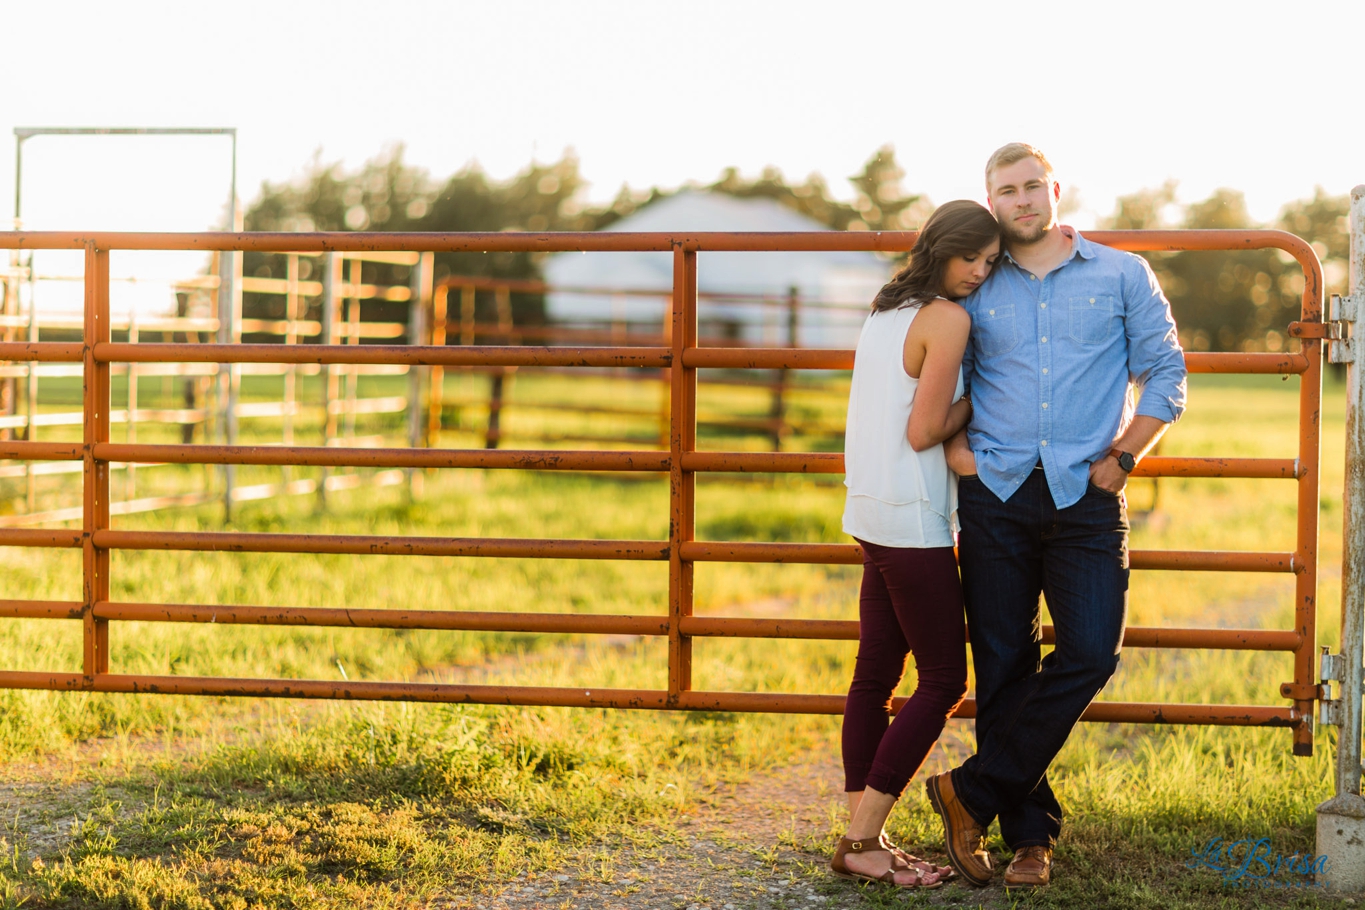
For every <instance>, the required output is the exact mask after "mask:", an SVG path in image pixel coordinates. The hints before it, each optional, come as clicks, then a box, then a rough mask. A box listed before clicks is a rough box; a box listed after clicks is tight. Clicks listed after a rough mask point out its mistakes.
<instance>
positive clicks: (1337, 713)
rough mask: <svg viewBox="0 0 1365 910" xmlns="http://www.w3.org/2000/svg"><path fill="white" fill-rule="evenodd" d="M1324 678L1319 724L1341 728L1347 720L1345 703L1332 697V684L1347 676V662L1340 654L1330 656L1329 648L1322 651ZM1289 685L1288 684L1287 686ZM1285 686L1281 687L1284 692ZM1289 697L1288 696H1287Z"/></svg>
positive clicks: (1319, 703) (1322, 672)
mask: <svg viewBox="0 0 1365 910" xmlns="http://www.w3.org/2000/svg"><path fill="white" fill-rule="evenodd" d="M1319 675H1320V676H1321V677H1322V685H1321V687H1320V688H1321V690H1322V694H1321V695H1320V696H1319V699H1320V701H1319V702H1318V723H1320V724H1323V725H1330V726H1333V727H1340V726H1341V724H1342V721H1343V720H1345V717H1344V712H1343V710H1342V709H1343V701H1342V699H1340V698H1333V697H1332V683H1333V682H1340V681H1341V679H1342V677H1344V676H1345V675H1346V661H1345V659H1344V658H1343V657H1342V656H1341V655H1340V654H1329V653H1328V651H1327V648H1325V647H1324V648H1323V649H1322V668H1321V670H1320V674H1319ZM1286 685H1288V684H1286ZM1284 688H1285V686H1281V687H1280V690H1281V691H1283V690H1284ZM1286 697H1288V696H1286Z"/></svg>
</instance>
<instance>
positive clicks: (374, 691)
mask: <svg viewBox="0 0 1365 910" xmlns="http://www.w3.org/2000/svg"><path fill="white" fill-rule="evenodd" d="M1088 236H1089V237H1090V239H1092V240H1094V241H1096V242H1099V243H1103V244H1107V245H1109V246H1113V247H1116V248H1119V249H1125V250H1244V249H1264V248H1276V249H1281V250H1284V251H1286V252H1288V253H1289V254H1290V255H1292V256H1293V257H1294V258H1295V259H1296V260H1297V261H1298V262H1299V264H1300V266H1301V267H1302V269H1303V273H1304V293H1303V309H1302V315H1301V319H1300V321H1299V322H1296V323H1293V324H1292V325H1291V326H1289V330H1288V334H1289V335H1290V337H1294V338H1298V339H1300V342H1301V350H1300V352H1299V353H1276V354H1270V353H1243V354H1187V355H1186V363H1187V364H1188V366H1189V369H1190V371H1191V372H1196V373H1272V374H1291V373H1293V374H1299V375H1300V377H1301V385H1300V407H1299V451H1298V457H1297V458H1293V459H1276V458H1171V457H1158V456H1152V457H1148V458H1146V459H1144V460H1143V462H1142V463H1141V465H1140V466H1139V468H1138V470H1137V471H1136V472H1135V476H1175V477H1253V478H1283V479H1286V480H1293V481H1294V482H1295V483H1297V484H1298V531H1297V539H1296V544H1295V548H1294V551H1293V552H1287V553H1276V552H1225V551H1183V550H1155V551H1154V550H1145V551H1144V550H1135V551H1132V552H1131V563H1132V567H1133V568H1135V569H1177V570H1182V569H1183V570H1199V571H1234V572H1285V573H1291V574H1293V575H1294V577H1295V592H1296V599H1295V622H1294V628H1293V629H1289V630H1282V631H1264V630H1250V629H1168V628H1143V627H1130V628H1129V629H1128V630H1127V633H1126V634H1125V636H1124V644H1125V645H1127V646H1128V647H1149V648H1221V649H1241V650H1266V651H1289V652H1293V654H1294V679H1293V681H1291V682H1286V683H1284V684H1283V685H1282V686H1281V694H1282V695H1283V696H1284V697H1285V698H1286V699H1288V700H1289V701H1290V704H1289V705H1279V706H1259V705H1208V704H1183V703H1181V704H1147V703H1119V702H1104V701H1101V702H1096V703H1095V704H1093V705H1091V707H1090V708H1089V709H1088V710H1087V711H1086V713H1085V716H1084V718H1083V719H1085V720H1091V721H1110V722H1127V723H1177V724H1223V725H1245V726H1281V727H1289V728H1291V729H1292V730H1293V736H1294V751H1295V753H1296V754H1299V755H1308V754H1311V752H1312V743H1313V726H1312V720H1313V707H1314V705H1313V702H1314V700H1315V699H1316V698H1317V697H1318V695H1319V688H1318V686H1317V684H1316V683H1315V682H1314V677H1315V674H1314V650H1315V644H1316V633H1315V598H1316V585H1317V543H1318V541H1317V535H1318V461H1319V457H1318V455H1319V425H1318V419H1319V401H1320V396H1321V384H1322V339H1323V338H1324V337H1325V335H1326V327H1325V325H1324V324H1323V321H1322V272H1321V266H1320V264H1319V262H1318V258H1317V255H1316V254H1315V253H1314V252H1313V250H1312V248H1311V247H1309V245H1308V244H1307V243H1305V242H1304V241H1303V240H1301V239H1300V238H1298V237H1295V236H1293V235H1291V234H1286V233H1282V232H1278V231H1112V232H1100V231H1097V232H1093V233H1091V234H1089V235H1088ZM914 239H915V234H914V233H913V232H895V233H867V232H856V233H834V232H830V233H825V232H818V233H788V234H728V233H698V234H688V235H670V234H657V233H656V234H628V233H602V234H506V233H501V234H379V233H353V234H211V233H206V234H117V233H107V234H65V233H0V248H11V249H12V248H22V249H84V250H85V330H84V341H83V342H79V343H59V342H35V343H23V342H9V343H0V360H9V361H40V362H70V363H82V364H83V365H84V376H85V379H84V409H85V424H84V441H83V443H81V444H76V443H55V442H22V441H20V442H0V458H8V459H20V460H70V461H83V462H84V515H83V521H82V526H81V529H80V530H35V529H0V545H6V546H25V547H70V548H77V549H80V550H81V551H82V553H83V576H84V585H83V595H82V599H81V601H80V602H60V601H17V600H0V616H4V617H28V618H45V619H70V620H78V621H80V622H81V623H82V626H83V629H84V657H83V664H82V667H83V672H81V673H45V672H19V671H0V687H3V688H30V689H56V690H69V691H93V692H135V693H169V694H183V695H248V696H258V697H303V698H362V699H407V700H415V701H443V702H478V703H488V704H509V705H562V706H578V707H613V708H648V709H681V710H712V711H717V710H718V711H771V712H788V713H827V714H837V713H840V712H841V711H842V710H843V696H842V695H810V694H794V693H793V694H777V693H745V692H706V691H698V690H696V689H694V688H693V686H692V646H693V642H694V640H695V639H697V638H704V637H714V636H721V637H724V636H732V637H760V638H805V639H829V640H854V639H856V638H857V623H856V622H839V621H821V620H800V619H747V618H746V619H741V618H724V617H714V618H713V617H697V616H693V611H692V605H693V595H692V578H693V569H694V566H695V564H696V563H698V562H707V561H721V562H778V563H781V562H798V563H800V562H804V563H846V564H857V563H860V562H861V558H860V554H859V551H858V548H857V547H856V546H855V545H852V544H796V543H739V542H724V541H700V540H697V539H696V535H695V517H696V508H695V489H696V477H697V474H698V473H703V472H779V473H827V474H838V473H842V471H843V458H842V456H841V455H838V454H828V453H822V454H804V453H740V452H698V451H697V450H696V413H697V411H696V407H697V371H698V370H699V369H708V368H725V369H806V370H848V369H850V368H851V367H852V364H853V352H851V351H826V350H811V349H804V350H802V349H784V348H772V349H755V348H748V349H742V348H741V349H735V348H717V347H712V348H708V347H699V346H698V345H697V318H696V317H697V259H698V256H699V254H705V253H707V252H714V251H739V250H744V251H778V250H797V251H801V250H806V251H815V250H880V251H904V250H908V249H909V248H910V247H911V246H912V245H913V243H914ZM111 250H204V251H209V250H256V251H263V252H313V251H323V252H327V251H332V252H363V251H392V250H408V251H434V252H445V251H459V252H498V251H509V252H519V251H540V252H557V251H641V250H644V251H661V252H671V253H672V254H673V306H672V311H671V313H672V317H671V320H672V321H671V332H670V343H669V345H668V346H667V347H568V346H555V347H535V346H523V345H506V346H479V347H474V346H469V347H462V346H445V345H413V346H407V345H364V346H356V345H322V344H317V345H313V344H310V345H297V346H284V345H278V344H227V345H223V344H157V343H136V344H127V343H113V342H111V340H110V328H109V325H110V323H109V254H110V251H111ZM116 362H117V363H156V362H176V363H186V362H209V363H276V364H278V363H285V364H290V363H292V364H302V363H309V364H410V365H426V366H435V367H449V366H478V367H513V366H528V367H530V366H554V367H642V368H656V369H657V368H669V370H670V379H669V383H670V385H669V388H670V396H671V408H670V414H671V420H670V425H669V448H668V450H667V451H566V450H538V451H531V450H523V451H514V450H458V449H405V448H395V449H363V450H356V449H335V448H324V447H311V446H292V445H289V446H242V445H232V446H221V445H130V444H115V443H112V442H111V441H110V435H109V409H110V382H109V376H110V366H109V365H110V364H111V363H116ZM111 462H129V463H148V462H171V463H181V464H224V465H300V466H356V467H394V468H494V469H497V468H503V469H521V470H574V471H608V472H632V471H634V472H666V473H667V474H668V475H669V479H670V497H669V499H670V506H669V508H670V516H669V529H670V530H669V537H668V539H667V540H541V539H529V540H528V539H489V538H435V537H375V536H360V535H319V534H261V533H235V532H163V531H126V530H117V529H115V528H113V527H111V523H110V516H109V465H110V463H111ZM115 549H132V550H148V549H172V550H218V551H233V552H285V553H347V554H357V555H363V554H392V555H413V556H421V555H426V556H467V557H479V556H484V557H527V558H559V559H627V560H657V561H666V562H667V563H668V566H669V575H668V578H669V582H668V612H667V614H666V615H659V614H656V615H614V616H611V615H606V616H604V615H566V614H540V613H473V612H457V611H444V610H387V609H376V610H355V609H346V610H342V609H327V608H293V607H272V606H250V607H247V606H222V605H212V604H206V605H193V604H157V603H125V602H114V601H111V600H110V599H109V590H110V587H109V566H110V560H109V555H110V552H111V551H112V550H115ZM120 620H141V621H155V622H217V623H225V622H226V623H255V624H289V625H309V626H352V627H354V626H362V627H371V628H408V629H438V630H439V629H448V630H449V629H460V630H484V631H507V632H557V633H605V634H633V635H652V636H666V637H667V639H668V688H667V689H665V690H634V689H606V690H604V689H591V690H587V689H571V688H550V687H529V686H485V685H457V684H436V683H408V682H351V681H332V680H291V679H227V678H214V677H184V676H135V675H127V674H119V673H113V672H110V666H109V625H110V623H111V622H115V621H120ZM1044 641H1045V642H1051V641H1052V630H1051V628H1050V627H1045V628H1044ZM973 712H974V705H973V703H972V702H971V701H967V702H965V703H964V704H963V705H962V707H961V708H960V709H959V711H958V715H959V716H964V717H968V716H972V714H973Z"/></svg>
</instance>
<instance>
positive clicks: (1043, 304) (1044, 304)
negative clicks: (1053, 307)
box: [1039, 303, 1047, 309]
mask: <svg viewBox="0 0 1365 910" xmlns="http://www.w3.org/2000/svg"><path fill="white" fill-rule="evenodd" d="M1039 306H1041V307H1042V308H1043V309H1047V304H1046V303H1040V304H1039Z"/></svg>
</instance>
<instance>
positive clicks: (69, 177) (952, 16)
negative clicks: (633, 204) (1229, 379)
mask: <svg viewBox="0 0 1365 910" xmlns="http://www.w3.org/2000/svg"><path fill="white" fill-rule="evenodd" d="M0 13H2V14H3V21H4V26H5V31H6V33H7V34H8V35H9V36H10V37H11V38H12V39H17V40H10V41H6V42H5V52H4V61H5V70H6V74H7V79H6V82H7V88H6V91H5V93H4V100H3V101H2V102H0V132H3V135H0V193H3V200H4V201H3V202H0V212H3V211H4V210H6V209H8V205H7V204H6V203H8V200H10V199H12V198H13V173H14V145H13V138H12V128H13V127H14V126H235V127H237V128H238V130H239V134H238V136H239V149H238V169H239V172H238V173H239V182H238V186H239V191H240V194H241V196H242V198H243V200H244V202H247V203H249V202H250V200H251V199H252V198H253V197H254V196H255V194H256V192H257V190H258V188H259V186H260V183H261V181H263V180H274V181H279V180H283V179H288V178H290V177H291V176H294V175H297V174H298V173H299V172H300V171H301V170H302V169H303V168H304V166H305V165H306V164H307V162H308V161H309V159H310V158H311V157H312V155H313V154H314V152H315V151H317V150H320V151H321V154H322V157H323V159H324V160H329V161H330V160H341V161H343V162H345V163H346V164H348V165H358V164H360V163H362V162H363V161H364V160H365V159H366V158H368V157H372V156H374V155H375V154H377V153H378V152H380V151H381V150H382V149H383V148H384V147H385V146H387V145H388V144H390V143H395V142H400V141H401V142H404V143H406V145H407V149H408V153H407V154H408V159H409V161H411V162H413V163H416V164H419V165H422V166H424V167H426V168H428V169H429V170H430V171H431V172H432V173H433V174H434V175H437V176H441V177H443V176H446V175H448V174H450V173H452V172H453V171H455V170H457V169H458V168H460V167H461V166H462V165H464V164H466V163H468V162H470V161H472V160H477V161H478V162H479V163H480V164H481V165H482V166H483V167H484V168H485V169H486V170H487V171H489V172H490V173H491V174H493V175H494V176H497V177H505V176H508V175H510V174H512V173H514V172H515V171H517V170H518V169H519V168H521V167H523V166H525V165H526V164H527V163H528V162H529V161H530V160H531V159H532V158H536V159H539V160H541V161H549V160H553V159H555V158H557V157H558V156H559V154H560V153H561V152H562V151H563V150H564V149H566V148H568V147H572V148H573V149H574V150H576V152H577V154H578V156H579V158H580V160H581V163H582V170H583V173H584V174H585V176H586V177H587V178H588V179H589V180H591V181H592V185H591V188H590V191H589V195H590V198H591V199H592V200H594V201H604V200H607V199H610V198H611V197H612V196H614V195H615V193H616V191H617V190H618V188H619V187H620V185H621V184H622V183H623V182H629V183H630V184H631V185H632V186H635V187H647V186H649V185H652V184H658V185H662V186H676V185H678V184H680V183H682V182H684V181H687V180H699V181H709V180H712V179H714V178H715V177H716V176H717V174H718V173H719V172H720V170H721V169H722V168H724V167H725V166H727V165H736V166H738V167H739V168H740V169H741V170H742V171H743V172H745V173H747V174H756V173H757V172H758V171H759V170H761V169H762V167H763V166H764V165H767V164H774V165H776V166H778V167H779V168H781V170H782V171H783V172H784V173H785V174H786V175H787V176H788V177H790V178H793V179H799V178H801V177H804V176H805V175H806V174H807V173H809V172H811V171H819V172H820V173H822V174H824V175H825V176H826V178H827V179H828V181H829V183H830V184H831V186H832V188H833V189H834V191H835V192H836V194H839V195H842V196H846V197H847V196H851V194H852V190H851V188H850V187H849V186H848V184H847V183H846V182H845V181H844V179H843V178H845V177H846V176H848V175H850V174H853V173H855V172H857V171H858V170H859V169H860V167H861V166H862V163H863V162H864V161H865V160H866V159H867V157H868V156H869V155H870V154H871V153H872V152H873V150H875V149H876V148H877V147H878V146H880V145H882V144H884V143H888V142H889V143H892V144H894V145H895V147H896V150H897V154H898V155H899V157H900V160H901V162H902V164H903V166H904V167H905V169H906V171H907V177H906V181H905V183H906V186H907V188H908V189H910V190H913V191H921V192H925V193H927V194H928V195H929V196H930V198H931V199H933V200H934V201H936V202H943V201H946V200H948V199H952V198H956V197H980V196H981V193H982V189H981V179H980V172H981V167H982V164H983V163H984V161H985V159H986V157H987V156H988V155H989V153H990V152H991V151H992V150H993V149H995V148H996V147H997V146H999V145H1001V144H1003V143H1005V142H1007V141H1011V140H1015V139H1022V140H1025V141H1029V142H1032V143H1034V144H1035V145H1038V146H1040V147H1042V148H1043V149H1044V150H1045V151H1046V152H1047V153H1048V154H1049V156H1050V157H1051V158H1052V160H1053V162H1054V164H1055V165H1056V166H1057V169H1058V176H1059V178H1060V179H1061V180H1062V182H1063V186H1064V188H1068V187H1074V188H1077V189H1078V190H1079V193H1080V197H1081V200H1082V203H1083V208H1082V211H1081V212H1080V213H1079V214H1078V215H1076V216H1075V218H1074V220H1075V222H1076V223H1077V224H1079V225H1086V224H1088V223H1089V222H1091V221H1092V220H1093V218H1094V217H1095V214H1096V213H1099V214H1105V213H1108V212H1109V211H1110V210H1111V209H1112V207H1113V200H1114V198H1115V196H1116V195H1119V194H1122V193H1127V192H1132V191H1133V190H1136V189H1139V188H1142V187H1149V186H1156V185H1159V184H1160V183H1161V182H1162V181H1164V180H1166V179H1167V178H1175V179H1177V180H1179V181H1180V195H1181V198H1182V199H1183V200H1184V201H1193V200H1196V199H1200V198H1203V197H1204V196H1206V195H1207V194H1208V193H1209V192H1210V191H1211V190H1213V189H1214V188H1216V187H1219V186H1231V187H1235V188H1237V189H1241V190H1243V191H1245V192H1246V194H1247V198H1248V201H1249V203H1250V206H1251V210H1252V213H1253V214H1254V215H1255V216H1257V217H1259V218H1262V219H1270V218H1273V217H1274V215H1275V213H1276V211H1277V210H1278V208H1279V206H1280V205H1281V204H1282V203H1284V202H1286V201H1289V200H1292V199H1295V198H1299V197H1302V196H1306V195H1309V194H1311V193H1312V191H1313V187H1314V185H1315V184H1321V185H1322V186H1324V187H1326V188H1327V189H1328V190H1329V191H1330V192H1333V193H1345V192H1347V191H1349V189H1350V188H1351V187H1352V186H1353V185H1355V184H1357V183H1362V182H1365V154H1362V153H1361V151H1360V142H1361V140H1362V139H1365V129H1362V127H1361V126H1360V121H1359V119H1358V116H1357V115H1353V114H1352V112H1351V105H1350V104H1349V103H1348V98H1350V97H1352V96H1353V95H1354V96H1357V97H1358V95H1359V92H1360V89H1359V86H1358V85H1352V84H1351V82H1350V81H1349V80H1350V78H1351V76H1350V69H1349V67H1348V65H1347V61H1348V59H1350V57H1351V56H1352V55H1353V54H1356V55H1358V47H1357V48H1353V47H1352V46H1351V44H1350V41H1351V40H1356V41H1360V40H1365V39H1362V38H1361V36H1365V3H1362V2H1359V0H1297V2H1294V3H1278V4H1275V3H1267V2H1256V0H1237V2H1219V0H1178V2H1144V3H1140V4H1139V3H1105V2H1096V0H1086V2H1066V0H1038V2H1036V3H1023V2H1015V3H998V2H990V0H980V2H974V3H956V2H946V0H941V2H934V3H928V2H916V0H901V2H881V3H877V2H857V0H839V2H823V3H819V2H812V0H782V2H758V0H724V2H708V0H693V2H689V3H686V4H676V3H657V2H645V0H630V2H593V0H576V2H572V3H565V2H517V0H498V2H483V3H472V2H471V3H456V2H443V3H438V2H418V0H409V2H404V0H386V2H384V3H376V2H369V3H360V2H344V0H330V2H326V3H322V2H280V0H270V2H260V0H238V2H234V3H232V4H228V5H221V4H219V5H204V4H198V3H184V2H170V3H152V2H139V0H122V2H120V3H107V2H100V3H92V2H86V0H81V2H67V3H62V4H53V3H22V4H21V3H17V2H15V3H8V4H5V5H4V7H3V10H0ZM229 169H230V154H229V144H228V141H227V140H226V139H222V138H213V139H203V138H196V139H177V140H167V139H160V140H151V139H133V138H122V137H117V138H101V139H67V138H61V139H54V138H36V139H32V140H30V141H29V142H28V143H27V144H26V145H25V152H24V182H23V193H24V216H25V223H26V225H27V226H29V227H32V228H62V229H73V230H74V229H83V228H84V229H88V228H95V227H105V228H123V229H161V230H167V229H169V230H194V229H202V228H206V227H210V226H216V225H217V223H220V222H219V219H220V218H221V211H222V208H223V201H224V200H225V199H226V197H227V192H228V178H229Z"/></svg>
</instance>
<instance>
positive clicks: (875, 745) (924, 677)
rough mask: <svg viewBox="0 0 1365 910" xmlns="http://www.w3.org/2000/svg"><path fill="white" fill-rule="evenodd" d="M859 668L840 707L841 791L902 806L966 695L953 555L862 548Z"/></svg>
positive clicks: (869, 545) (939, 550)
mask: <svg viewBox="0 0 1365 910" xmlns="http://www.w3.org/2000/svg"><path fill="white" fill-rule="evenodd" d="M858 544H859V545H860V546H861V547H862V548H863V586H862V592H861V594H860V597H859V601H858V660H857V663H856V664H855V665H854V669H853V684H852V685H851V686H849V689H848V700H847V701H846V702H845V704H844V730H843V746H844V789H845V790H846V791H848V792H850V793H855V792H859V791H861V790H864V789H866V788H867V787H872V788H873V789H875V790H878V791H880V792H882V793H889V794H891V795H893V796H895V797H897V798H899V797H900V795H901V794H902V793H903V792H904V791H905V788H906V786H907V785H908V784H909V783H910V779H911V778H912V777H914V776H915V772H917V771H918V770H919V769H920V766H921V765H922V764H924V759H925V758H926V757H927V756H928V755H929V750H930V749H932V748H933V747H934V743H936V742H937V741H938V737H939V734H940V733H942V732H943V724H944V722H945V721H947V719H948V717H949V715H951V714H952V713H953V709H955V708H956V707H957V706H958V705H959V704H961V702H962V698H963V696H964V695H966V694H967V641H966V634H965V624H964V621H963V615H962V583H961V581H960V580H959V579H958V574H957V560H956V559H955V558H954V557H953V548H952V547H929V548H914V547H883V546H880V545H878V544H875V543H866V542H864V541H861V540H859V541H858ZM910 654H914V655H915V672H916V675H917V676H918V683H917V685H916V686H915V692H914V694H913V695H911V696H910V700H909V701H908V702H906V704H905V706H904V707H903V708H901V710H900V712H899V713H897V714H896V717H895V720H891V696H892V693H893V692H895V690H896V686H898V685H900V681H901V677H902V676H904V675H905V660H906V657H907V656H908V655H910Z"/></svg>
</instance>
